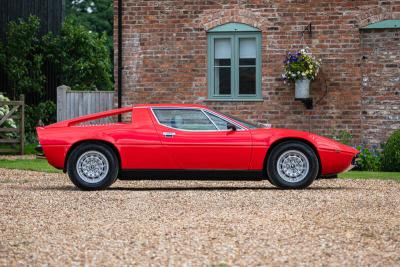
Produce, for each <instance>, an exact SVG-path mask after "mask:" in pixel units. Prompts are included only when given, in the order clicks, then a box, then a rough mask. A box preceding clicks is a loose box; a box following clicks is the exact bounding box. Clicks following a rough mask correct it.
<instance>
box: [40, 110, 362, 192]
mask: <svg viewBox="0 0 400 267" xmlns="http://www.w3.org/2000/svg"><path fill="white" fill-rule="evenodd" d="M117 115H119V116H123V118H124V120H123V121H128V122H116V123H102V124H93V123H90V122H91V121H95V120H99V119H103V118H107V117H115V116H117ZM37 133H38V138H39V142H40V146H41V149H42V151H43V153H44V155H45V157H46V158H47V160H48V162H49V164H51V165H52V166H54V167H55V168H57V169H62V170H63V171H64V172H67V173H68V176H69V178H70V179H71V181H72V183H73V184H75V185H76V186H77V187H79V188H81V189H85V190H98V189H104V188H107V187H109V186H110V185H111V184H112V183H114V182H115V181H116V180H117V179H122V180H128V179H232V180H234V179H241V180H268V181H270V182H271V183H272V184H273V185H275V186H277V187H279V188H285V189H301V188H306V187H308V186H309V185H310V184H311V183H312V182H313V181H314V180H315V179H316V178H321V177H328V176H333V175H336V174H338V173H341V172H345V171H347V170H349V169H351V168H352V166H354V164H355V159H356V157H357V154H358V153H359V152H358V151H357V150H356V149H354V148H352V147H349V146H346V145H343V144H341V143H338V142H336V141H334V140H331V139H328V138H325V137H322V136H319V135H316V134H313V133H309V132H302V131H296V130H289V129H277V128H266V127H265V126H263V125H256V124H252V123H249V122H245V121H242V120H240V119H236V118H233V117H231V116H227V115H225V114H222V113H220V112H217V111H214V110H211V109H209V108H207V107H205V106H201V105H189V104H148V105H134V106H131V107H124V108H120V109H115V110H110V111H105V112H100V113H96V114H92V115H86V116H82V117H78V118H75V119H70V120H65V121H61V122H57V123H54V124H51V125H48V126H45V127H38V128H37Z"/></svg>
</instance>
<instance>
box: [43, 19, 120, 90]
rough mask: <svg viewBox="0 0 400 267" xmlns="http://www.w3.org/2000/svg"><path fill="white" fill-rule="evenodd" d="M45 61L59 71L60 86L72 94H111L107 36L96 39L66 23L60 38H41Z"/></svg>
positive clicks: (92, 35) (51, 36)
mask: <svg viewBox="0 0 400 267" xmlns="http://www.w3.org/2000/svg"><path fill="white" fill-rule="evenodd" d="M43 41H44V47H45V51H46V58H47V59H48V60H49V61H50V62H54V63H55V65H56V66H58V67H59V73H61V74H62V75H61V83H62V84H65V85H68V86H70V87H71V88H72V89H73V90H112V89H113V84H112V75H111V73H112V67H111V66H112V65H111V61H110V58H109V50H108V47H107V36H106V35H105V34H103V35H101V36H99V35H98V34H97V33H94V32H91V31H89V30H88V29H87V28H85V27H83V26H81V25H78V24H76V23H75V22H74V21H73V20H71V19H67V20H66V21H65V22H64V24H63V26H62V29H61V33H60V36H54V35H52V34H47V35H46V36H45V37H44V38H43Z"/></svg>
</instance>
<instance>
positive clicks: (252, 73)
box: [239, 67, 256, 95]
mask: <svg viewBox="0 0 400 267" xmlns="http://www.w3.org/2000/svg"><path fill="white" fill-rule="evenodd" d="M255 93H256V67H239V94H243V95H249V94H253V95H254V94H255Z"/></svg>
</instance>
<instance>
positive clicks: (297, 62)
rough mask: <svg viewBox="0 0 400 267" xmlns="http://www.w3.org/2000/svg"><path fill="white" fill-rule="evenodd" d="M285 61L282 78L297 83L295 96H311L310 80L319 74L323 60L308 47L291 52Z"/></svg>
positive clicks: (297, 97) (302, 97)
mask: <svg viewBox="0 0 400 267" xmlns="http://www.w3.org/2000/svg"><path fill="white" fill-rule="evenodd" d="M283 63H284V73H283V74H282V79H283V80H284V81H285V82H289V83H294V84H295V98H296V99H306V98H309V97H310V82H311V81H312V80H314V79H315V77H317V75H318V71H319V68H320V67H321V60H320V59H316V58H315V57H314V56H313V55H312V53H311V52H310V50H309V49H308V48H306V49H301V50H300V51H298V52H295V53H291V52H289V53H288V54H287V55H286V58H285V61H284V62H283Z"/></svg>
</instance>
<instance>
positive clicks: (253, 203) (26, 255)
mask: <svg viewBox="0 0 400 267" xmlns="http://www.w3.org/2000/svg"><path fill="white" fill-rule="evenodd" d="M0 213H1V217H0V235H1V239H0V265H2V266H10V265H78V266H80V265H86V266H111V265H118V266H123V265H141V266H160V265H162V266H177V265H178V266H211V265H221V264H227V265H228V266H258V265H269V266H281V265H283V264H285V265H288V266H301V265H303V266H309V265H324V266H326V265H337V266H357V265H358V266H360V265H372V266H396V265H397V266H399V265H400V183H398V182H395V181H378V180H338V179H336V180H321V181H316V182H315V183H314V184H313V185H312V187H311V188H310V189H309V190H303V191H282V190H277V189H275V188H274V187H272V186H271V185H270V184H269V183H267V182H225V181H224V182H215V181H214V182H208V181H125V182H123V181H117V182H116V183H115V184H114V185H113V186H112V187H111V188H110V189H109V190H106V191H101V192H83V191H78V190H76V189H75V187H73V186H72V185H71V183H70V182H69V180H68V178H67V176H66V175H64V174H48V173H39V172H30V171H20V170H5V169H0Z"/></svg>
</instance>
